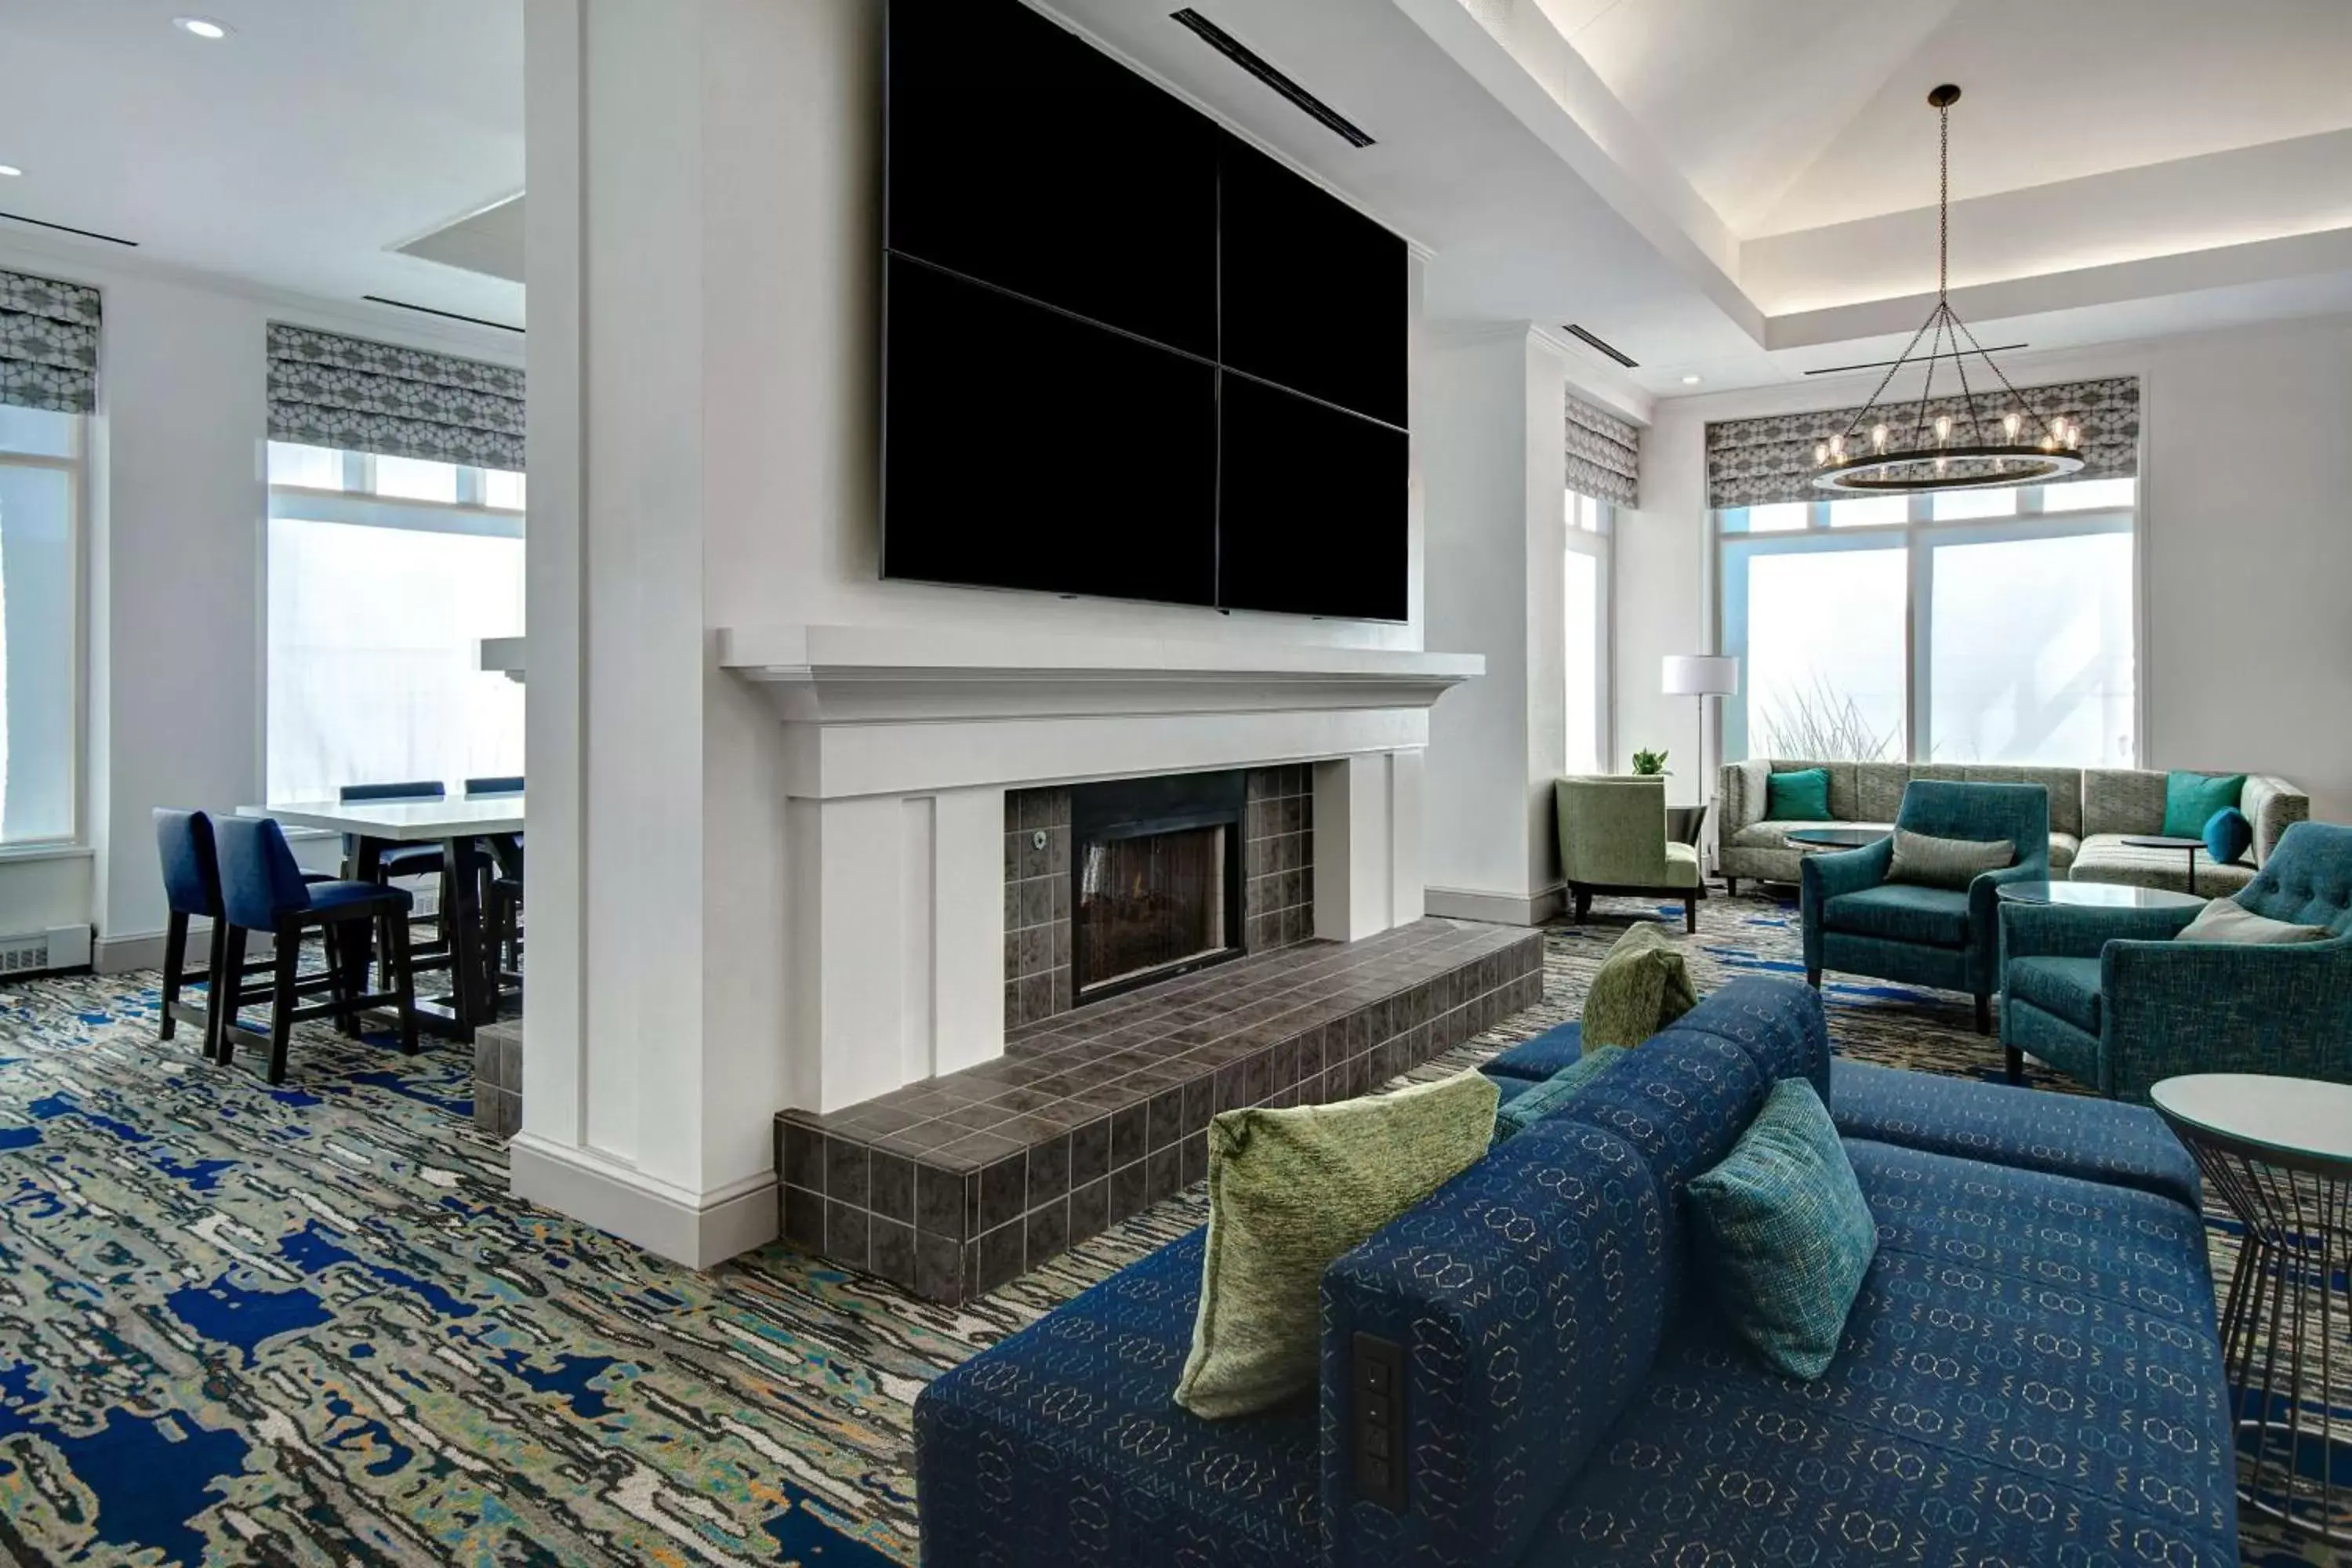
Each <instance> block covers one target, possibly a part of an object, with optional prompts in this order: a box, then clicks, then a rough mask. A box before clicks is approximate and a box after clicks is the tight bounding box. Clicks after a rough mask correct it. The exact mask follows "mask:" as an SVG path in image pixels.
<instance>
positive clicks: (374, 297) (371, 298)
mask: <svg viewBox="0 0 2352 1568" xmlns="http://www.w3.org/2000/svg"><path fill="white" fill-rule="evenodd" d="M360 298H361V299H362V300H366V301H367V302H368V303H369V304H371V305H389V306H391V307H392V308H393V309H394V310H414V311H415V312H416V313H417V314H418V315H420V316H438V317H440V318H441V319H442V320H443V321H466V322H470V323H471V324H472V325H474V326H477V327H496V328H497V329H498V330H499V331H502V332H520V331H522V329H521V328H520V327H510V326H509V325H507V324H506V323H505V322H504V321H489V320H487V319H486V318H484V317H481V316H461V315H459V314H458V313H457V311H455V310H435V309H434V308H433V307H432V306H430V305H412V304H410V303H409V302H408V301H407V300H391V299H386V298H385V297H384V296H383V295H382V294H362V295H361V296H360Z"/></svg>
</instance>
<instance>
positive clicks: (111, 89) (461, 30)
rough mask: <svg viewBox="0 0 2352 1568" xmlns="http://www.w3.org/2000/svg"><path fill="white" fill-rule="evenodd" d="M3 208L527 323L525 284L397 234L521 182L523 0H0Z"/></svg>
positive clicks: (270, 270)
mask: <svg viewBox="0 0 2352 1568" xmlns="http://www.w3.org/2000/svg"><path fill="white" fill-rule="evenodd" d="M192 12H193V13H194V14H197V15H200V16H207V17H211V18H214V19H215V20H218V21H220V22H222V23H225V24H226V25H227V26H229V27H230V28H231V29H233V30H232V32H231V34H230V36H229V37H227V38H226V39H224V40H221V41H219V42H216V43H208V42H205V41H203V40H200V39H197V38H194V37H190V36H189V35H187V34H186V33H184V32H182V31H181V30H180V29H178V28H177V27H175V26H173V25H172V19H173V16H180V15H186V14H189V13H192ZM0 163H13V164H16V165H17V166H19V167H21V168H22V169H23V170H24V171H25V173H24V174H23V176H22V177H21V178H17V179H0V211H5V212H10V213H17V214H22V215H24V216H27V217H35V218H41V219H46V220H47V221H48V222H51V223H58V224H66V225H70V226H73V227H76V228H84V229H94V230H97V231H98V232H100V233H102V234H110V235H114V236H118V237H121V238H124V239H132V240H136V241H138V242H139V246H140V250H139V254H140V255H142V256H144V257H150V258H156V259H159V260H162V261H164V262H167V263H173V264H177V265H181V266H185V267H191V268H201V269H203V270H205V271H210V272H217V273H225V274H228V275H231V276H234V277H238V278H243V279H250V280H252V281H254V282H257V283H261V284H264V285H267V286H270V287H274V288H280V289H290V290H294V291H297V292H300V293H305V294H311V295H318V296H321V297H324V298H327V299H331V300H357V299H359V298H360V297H362V295H367V294H379V295H383V296H385V297H387V298H390V299H394V300H405V301H407V302H409V303H412V304H417V305H424V306H429V307H431V308H434V309H436V310H448V311H454V312H456V313H457V314H460V315H467V316H475V317H480V318H483V319H486V320H490V321H499V322H503V323H506V324H509V325H514V326H520V325H521V323H522V287H521V285H520V283H517V282H512V281H509V280H507V279H499V278H495V277H488V276H484V275H483V274H481V273H478V272H474V271H468V270H463V269H460V268H457V267H454V266H447V265H443V264H441V263H439V262H436V261H431V260H426V259H424V258H419V257H415V256H406V255H402V254H399V253H398V251H397V250H396V249H395V248H394V247H398V246H401V245H403V244H404V243H406V242H409V241H411V240H414V239H416V238H417V237H419V236H421V235H424V234H425V233H427V232H429V231H432V230H436V229H438V228H440V227H442V226H445V225H447V224H449V223H451V222H452V221H454V220H456V219H459V218H463V217H466V216H468V215H470V214H473V213H477V212H479V211H481V210H482V209H483V208H486V207H488V206H490V205H493V204H495V203H498V202H500V201H502V200H504V199H506V198H508V197H509V196H512V195H515V194H516V193H517V192H518V191H520V189H521V188H522V179H523V110H522V0H0ZM44 232H45V231H41V230H36V229H30V228H26V226H21V225H18V224H14V223H11V222H8V221H7V220H5V219H0V237H5V236H7V235H9V234H12V233H24V234H32V235H37V234H43V233H44ZM52 237H53V236H52ZM99 248H100V251H102V252H105V253H111V252H113V251H114V250H115V248H116V247H109V246H101V247H99Z"/></svg>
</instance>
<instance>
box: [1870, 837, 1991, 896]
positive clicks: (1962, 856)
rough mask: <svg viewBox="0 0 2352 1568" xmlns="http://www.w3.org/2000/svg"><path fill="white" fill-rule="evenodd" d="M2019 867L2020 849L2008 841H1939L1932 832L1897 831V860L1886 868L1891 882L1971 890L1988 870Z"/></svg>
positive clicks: (1963, 890) (1887, 876) (1962, 839)
mask: <svg viewBox="0 0 2352 1568" xmlns="http://www.w3.org/2000/svg"><path fill="white" fill-rule="evenodd" d="M2016 864H2017V846H2016V845H2014V844H2012V843H2011V842H2010V841H2009V840H2008V839H2006V838H1995V839H1990V840H1980V839H1975V838H1938V837H1936V836H1935V835H1934V834H1932V833H1912V832H1909V831H1907V830H1906V829H1904V828H1900V827H1898V828H1896V829H1895V858H1894V860H1893V861H1892V862H1891V863H1890V864H1889V865H1888V866H1887V868H1886V879H1887V880H1888V881H1890V882H1909V883H1911V884H1913V885H1914V886H1916V887H1922V888H1957V889H1960V890H1961V891H1962V892H1966V891H1967V890H1968V886H1969V883H1970V882H1973V881H1975V880H1976V879H1978V878H1979V877H1980V876H1982V875H1983V874H1984V873H1985V872H1987V871H1998V870H2000V869H2001V868H2003V867H2007V866H2014V865H2016Z"/></svg>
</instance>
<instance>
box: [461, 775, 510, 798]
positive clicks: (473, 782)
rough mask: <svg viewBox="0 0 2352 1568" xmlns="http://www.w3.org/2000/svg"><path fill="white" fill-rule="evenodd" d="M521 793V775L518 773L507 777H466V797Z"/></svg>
mask: <svg viewBox="0 0 2352 1568" xmlns="http://www.w3.org/2000/svg"><path fill="white" fill-rule="evenodd" d="M521 793H522V775H521V774H520V773H516V774H514V775H513V776H512V777H509V778H489V779H467V781H466V794H467V796H468V797H471V796H473V795H520V794H521Z"/></svg>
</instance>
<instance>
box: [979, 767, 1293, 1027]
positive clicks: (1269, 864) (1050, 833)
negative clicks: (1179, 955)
mask: <svg viewBox="0 0 2352 1568" xmlns="http://www.w3.org/2000/svg"><path fill="white" fill-rule="evenodd" d="M1197 776H1199V777H1202V778H1205V779H1208V780H1211V781H1217V780H1222V779H1226V778H1232V777H1234V775H1214V774H1213V775H1197ZM1145 782H1146V783H1147V784H1150V783H1154V782H1158V781H1145ZM1235 782H1236V783H1237V784H1238V786H1239V787H1238V790H1237V792H1236V793H1238V795H1239V796H1240V802H1239V811H1238V813H1237V816H1238V822H1237V825H1236V826H1238V830H1239V833H1240V840H1241V841H1240V845H1239V868H1238V869H1239V876H1240V879H1241V893H1240V900H1239V903H1240V909H1239V916H1240V924H1239V930H1238V931H1237V932H1236V931H1231V930H1228V931H1227V932H1226V937H1227V940H1228V941H1229V942H1231V943H1232V945H1233V946H1234V947H1235V948H1237V949H1238V950H1239V951H1240V952H1243V953H1261V952H1273V951H1274V950H1275V949H1276V948H1280V947H1286V946H1288V945H1290V944H1291V943H1293V942H1305V941H1307V939H1308V938H1309V937H1312V936H1313V935H1314V934H1315V770H1314V769H1313V768H1312V767H1311V766H1308V765H1306V764H1298V765H1294V766H1288V767H1274V768H1249V769H1245V770H1244V771H1243V772H1242V773H1240V774H1239V776H1238V779H1237V780H1236V781H1235ZM1138 809H1139V810H1140V809H1141V808H1140V807H1139V808H1138ZM1201 814H1202V815H1210V813H1208V812H1206V811H1205V810H1204V811H1202V813H1201ZM1109 815H1110V816H1120V815H1125V814H1123V813H1120V812H1118V810H1116V809H1115V808H1113V809H1111V810H1110V811H1109ZM1074 816H1076V813H1075V812H1074V807H1073V800H1072V792H1071V791H1070V790H1069V789H1068V788H1067V787H1056V788H1052V789H1024V790H1008V791H1007V792H1005V796H1004V1026H1005V1028H1006V1029H1007V1030H1008V1031H1009V1030H1014V1029H1020V1028H1023V1027H1025V1026H1028V1025H1030V1024H1034V1023H1037V1022H1039V1021H1040V1020H1042V1019H1045V1018H1050V1017H1053V1016H1056V1015H1058V1014H1062V1013H1066V1012H1068V1011H1069V1010H1070V1008H1071V1007H1072V1006H1074V1005H1076V1002H1077V987H1078V985H1079V984H1081V978H1080V977H1079V976H1078V974H1077V973H1076V946H1075V943H1076V932H1075V931H1073V929H1072V919H1073V912H1074V911H1073V909H1072V905H1073V901H1074V898H1073V893H1072V868H1073V865H1074V864H1075V863H1076V860H1077V858H1079V857H1080V856H1081V855H1082V853H1083V849H1084V844H1083V841H1082V840H1083V829H1084V826H1085V824H1083V823H1080V822H1077V821H1075V820H1074Z"/></svg>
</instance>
